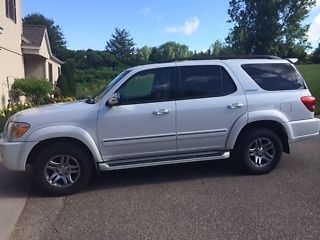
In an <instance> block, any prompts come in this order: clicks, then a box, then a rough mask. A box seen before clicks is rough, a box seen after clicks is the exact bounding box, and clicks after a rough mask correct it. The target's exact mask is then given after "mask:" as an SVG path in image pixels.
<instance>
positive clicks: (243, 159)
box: [233, 128, 283, 174]
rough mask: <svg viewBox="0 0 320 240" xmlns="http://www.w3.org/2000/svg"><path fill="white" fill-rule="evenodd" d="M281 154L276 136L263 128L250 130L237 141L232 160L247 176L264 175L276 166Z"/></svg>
mask: <svg viewBox="0 0 320 240" xmlns="http://www.w3.org/2000/svg"><path fill="white" fill-rule="evenodd" d="M282 152H283V147H282V143H281V140H280V139H279V137H278V135H277V134H275V133H274V132H273V131H271V130H269V129H265V128H252V129H249V130H248V131H247V132H244V133H242V134H241V135H240V136H239V138H238V139H237V142H236V146H235V149H234V151H233V158H234V160H235V161H236V162H237V164H238V165H239V166H240V168H241V169H242V170H244V171H246V172H247V173H249V174H266V173H269V172H271V171H272V170H273V169H274V168H275V167H276V166H277V165H278V163H279V161H280V159H281V156H282Z"/></svg>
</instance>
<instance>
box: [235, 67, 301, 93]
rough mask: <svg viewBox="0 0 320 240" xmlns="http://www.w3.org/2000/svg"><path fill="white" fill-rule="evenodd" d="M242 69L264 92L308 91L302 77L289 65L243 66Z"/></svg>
mask: <svg viewBox="0 0 320 240" xmlns="http://www.w3.org/2000/svg"><path fill="white" fill-rule="evenodd" d="M241 67H242V69H243V70H244V71H245V72H246V73H247V74H248V75H249V76H250V77H251V78H252V79H253V80H254V81H255V82H256V83H257V84H258V85H259V87H261V88H262V89H264V90H267V91H278V90H296V89H306V86H305V83H304V80H303V78H302V76H301V75H300V74H299V73H298V72H297V71H296V70H295V69H294V67H292V66H291V65H290V64H289V63H270V64H243V65H242V66H241Z"/></svg>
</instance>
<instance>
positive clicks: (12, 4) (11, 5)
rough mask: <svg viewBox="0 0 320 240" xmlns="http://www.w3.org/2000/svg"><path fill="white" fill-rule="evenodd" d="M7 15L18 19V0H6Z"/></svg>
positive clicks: (13, 19)
mask: <svg viewBox="0 0 320 240" xmlns="http://www.w3.org/2000/svg"><path fill="white" fill-rule="evenodd" d="M6 15H7V17H8V18H10V19H11V20H12V21H14V22H16V21H17V14H16V0H6Z"/></svg>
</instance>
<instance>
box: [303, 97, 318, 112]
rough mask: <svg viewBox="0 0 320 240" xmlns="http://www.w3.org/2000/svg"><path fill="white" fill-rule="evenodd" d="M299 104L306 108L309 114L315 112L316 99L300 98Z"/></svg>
mask: <svg viewBox="0 0 320 240" xmlns="http://www.w3.org/2000/svg"><path fill="white" fill-rule="evenodd" d="M300 99H301V102H302V103H303V104H304V105H305V106H306V108H307V109H308V110H309V111H310V112H314V111H315V110H316V98H315V97H312V96H305V97H301V98H300Z"/></svg>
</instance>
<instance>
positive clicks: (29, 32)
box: [22, 25, 46, 47]
mask: <svg viewBox="0 0 320 240" xmlns="http://www.w3.org/2000/svg"><path fill="white" fill-rule="evenodd" d="M45 31H46V27H45V26H41V25H38V26H37V25H23V37H24V38H26V40H27V41H22V46H34V47H40V46H41V43H42V39H43V37H44V33H45Z"/></svg>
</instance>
